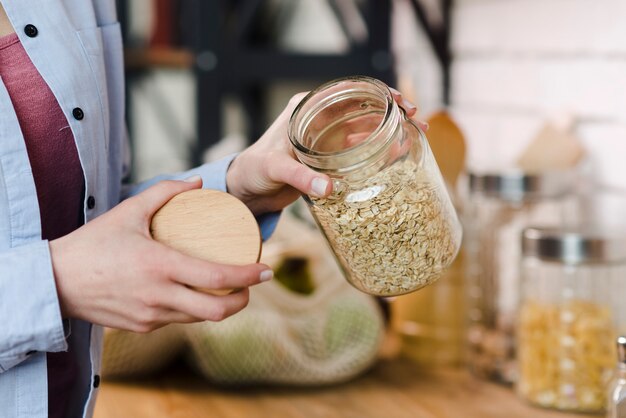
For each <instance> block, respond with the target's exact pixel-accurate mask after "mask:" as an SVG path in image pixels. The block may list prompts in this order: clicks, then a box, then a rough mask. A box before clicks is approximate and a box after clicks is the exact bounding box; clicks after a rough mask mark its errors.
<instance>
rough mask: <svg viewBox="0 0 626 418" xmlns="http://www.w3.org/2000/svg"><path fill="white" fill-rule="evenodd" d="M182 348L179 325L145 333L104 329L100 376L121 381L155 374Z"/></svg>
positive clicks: (183, 340) (183, 342) (182, 340)
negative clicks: (126, 378) (123, 378)
mask: <svg viewBox="0 0 626 418" xmlns="http://www.w3.org/2000/svg"><path fill="white" fill-rule="evenodd" d="M184 346H185V338H184V334H183V333H182V330H181V329H180V326H177V325H168V326H165V327H163V328H159V329H157V330H154V331H152V332H149V333H146V334H137V333H134V332H130V331H121V330H118V329H110V328H107V329H105V330H104V346H103V348H102V375H103V376H104V377H111V378H120V377H131V376H140V375H146V374H150V373H153V372H156V371H158V370H160V369H162V368H163V367H165V366H166V365H167V364H168V363H170V362H171V361H172V360H173V359H174V357H176V356H177V355H179V354H180V353H181V351H182V350H183V348H184Z"/></svg>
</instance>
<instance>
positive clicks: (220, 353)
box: [183, 215, 384, 385]
mask: <svg viewBox="0 0 626 418" xmlns="http://www.w3.org/2000/svg"><path fill="white" fill-rule="evenodd" d="M294 260H295V262H294ZM262 261H263V262H265V263H267V264H269V265H270V266H272V267H273V268H274V270H275V271H276V272H277V278H276V279H274V280H273V281H271V282H268V283H264V284H262V285H259V286H254V287H252V288H251V289H250V304H249V305H248V307H247V308H246V309H245V310H243V311H242V312H240V313H238V314H237V315H234V316H232V317H230V318H228V319H226V320H224V321H222V322H219V323H213V322H203V323H198V324H192V325H186V326H185V327H184V328H183V330H184V332H185V334H186V336H187V340H188V342H189V344H190V347H191V350H190V352H189V359H190V362H191V364H192V365H193V366H195V367H196V368H197V369H198V370H199V371H200V372H201V373H202V374H203V375H204V376H206V377H207V378H208V379H210V380H212V381H214V382H218V383H222V384H252V383H277V384H287V383H288V384H298V385H310V384H315V385H318V384H325V383H336V382H340V381H344V380H347V379H349V378H351V377H354V376H355V375H357V374H358V373H360V372H362V371H364V370H365V369H367V368H368V367H369V366H370V365H371V364H372V363H373V362H374V361H375V359H376V355H377V352H378V348H379V346H380V343H381V341H382V337H383V333H384V324H383V315H382V312H381V310H380V308H379V306H378V304H377V302H376V301H375V300H374V299H373V298H372V297H371V296H368V295H366V294H363V293H360V292H358V291H357V290H356V289H354V288H353V287H351V286H350V285H349V284H348V283H347V282H346V281H345V280H344V279H343V277H342V275H341V272H340V270H339V268H338V267H337V265H336V263H335V261H334V260H333V259H332V255H331V253H330V250H329V249H328V247H327V246H326V243H325V242H324V240H323V238H322V237H321V235H319V233H318V232H317V231H315V230H312V229H310V228H309V227H307V226H306V225H304V224H301V223H299V222H298V221H295V220H294V219H293V218H289V217H288V216H286V215H284V216H283V218H282V219H281V222H280V223H279V226H278V228H277V230H276V232H275V234H274V236H273V237H272V239H271V240H270V241H268V242H267V243H266V244H265V245H264V247H263V257H262ZM285 263H287V264H288V265H289V264H290V265H291V266H292V267H293V265H297V266H299V267H300V268H299V269H292V270H299V272H296V271H287V273H281V271H282V270H284V266H285ZM287 270H289V269H287ZM303 271H304V273H306V274H303ZM294 275H296V276H297V277H294ZM305 275H306V276H307V277H304V276H305ZM279 276H283V277H279ZM284 276H287V277H284ZM280 279H282V280H280ZM305 279H307V280H310V284H307V283H304V281H305ZM281 282H283V283H285V282H286V283H288V285H289V288H291V289H297V290H298V291H297V292H296V291H293V290H290V289H289V288H288V287H287V286H285V285H283V284H282V283H281ZM307 286H309V287H310V289H307Z"/></svg>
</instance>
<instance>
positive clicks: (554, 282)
mask: <svg viewBox="0 0 626 418" xmlns="http://www.w3.org/2000/svg"><path fill="white" fill-rule="evenodd" d="M522 248H523V261H522V274H523V277H522V288H521V292H522V295H521V296H522V299H521V304H520V312H519V323H518V365H519V380H518V382H517V392H518V394H519V395H520V396H521V397H522V398H524V399H526V400H527V401H529V402H531V403H533V404H536V405H540V406H543V407H550V408H557V409H561V410H571V411H580V412H598V411H601V410H603V409H604V407H605V405H606V385H607V383H608V381H609V380H610V377H611V375H612V372H613V368H614V366H615V358H616V350H615V340H616V338H617V336H618V335H620V334H621V333H623V332H624V326H625V325H626V310H625V306H626V304H624V295H626V233H624V234H623V235H620V234H616V233H615V232H610V233H609V232H602V231H599V230H596V231H592V230H582V229H553V228H552V229H551V228H528V229H526V230H524V232H523V237H522Z"/></svg>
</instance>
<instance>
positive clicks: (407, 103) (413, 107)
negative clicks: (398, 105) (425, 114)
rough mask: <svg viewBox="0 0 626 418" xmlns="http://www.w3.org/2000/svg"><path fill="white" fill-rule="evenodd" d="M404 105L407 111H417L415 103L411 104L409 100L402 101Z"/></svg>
mask: <svg viewBox="0 0 626 418" xmlns="http://www.w3.org/2000/svg"><path fill="white" fill-rule="evenodd" d="M402 104H403V105H404V108H405V109H406V110H413V109H417V106H415V105H414V104H413V103H411V102H409V101H408V100H407V99H402Z"/></svg>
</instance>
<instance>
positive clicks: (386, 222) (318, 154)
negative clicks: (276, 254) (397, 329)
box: [289, 76, 461, 296]
mask: <svg viewBox="0 0 626 418" xmlns="http://www.w3.org/2000/svg"><path fill="white" fill-rule="evenodd" d="M289 139H290V140H291V143H292V145H293V149H294V152H295V155H296V156H297V158H298V159H299V160H300V161H301V162H302V163H304V164H305V165H307V166H309V167H311V168H312V169H314V170H316V171H318V172H321V173H325V174H327V175H328V176H330V177H331V179H332V182H333V192H332V194H331V195H330V196H329V197H328V198H315V197H312V196H305V200H306V202H307V203H308V206H309V209H310V210H311V213H312V215H313V217H314V218H315V220H316V222H317V223H318V225H319V227H320V229H321V230H322V232H323V233H324V235H325V237H326V239H327V241H328V243H329V244H330V247H331V248H332V250H333V252H334V254H335V256H336V258H337V260H338V262H339V265H340V266H341V268H342V270H343V272H344V274H345V276H346V278H347V280H348V281H349V282H350V283H351V284H352V285H353V286H355V287H356V288H357V289H359V290H361V291H363V292H366V293H369V294H372V295H378V296H393V295H401V294H404V293H408V292H412V291H414V290H417V289H419V288H421V287H423V286H426V285H428V284H430V283H432V282H433V281H435V280H436V279H437V278H438V277H439V276H440V275H441V274H442V272H443V271H444V269H445V268H446V267H448V266H449V265H450V263H452V261H453V260H454V258H455V256H456V253H457V251H458V249H459V245H460V241H461V227H460V223H459V220H458V218H457V215H456V212H455V210H454V207H453V206H452V202H451V200H450V197H449V195H448V193H447V190H446V188H445V186H444V182H443V179H442V178H441V174H440V172H439V168H438V167H437V164H436V162H435V159H434V157H433V155H432V153H431V151H430V148H429V146H428V143H427V141H426V138H425V137H424V134H423V133H422V132H421V131H420V129H419V128H418V127H417V126H416V124H415V123H414V122H413V121H412V120H410V119H409V118H407V117H406V115H405V114H404V111H403V110H402V109H401V108H400V107H399V106H398V105H397V104H396V102H395V101H394V99H393V97H392V94H391V92H390V91H389V88H388V87H387V86H386V85H385V84H384V83H382V82H380V81H378V80H376V79H373V78H369V77H361V76H358V77H348V78H343V79H338V80H334V81H331V82H328V83H326V84H324V85H322V86H320V87H319V88H317V89H316V90H314V91H312V92H310V93H309V94H308V95H307V96H306V97H305V98H304V99H303V100H302V101H301V102H300V103H299V104H298V106H297V107H296V109H295V111H294V113H293V115H292V116H291V120H290V126H289Z"/></svg>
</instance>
